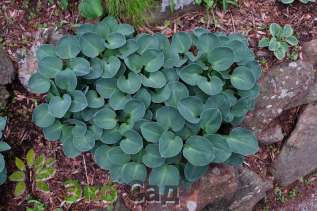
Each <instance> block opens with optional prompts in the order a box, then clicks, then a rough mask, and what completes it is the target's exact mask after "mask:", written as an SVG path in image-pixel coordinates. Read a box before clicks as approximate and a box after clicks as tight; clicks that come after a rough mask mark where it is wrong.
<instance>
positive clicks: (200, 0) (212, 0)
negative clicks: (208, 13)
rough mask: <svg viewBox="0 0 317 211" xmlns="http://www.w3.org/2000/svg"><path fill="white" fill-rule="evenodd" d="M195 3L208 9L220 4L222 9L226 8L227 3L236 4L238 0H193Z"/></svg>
mask: <svg viewBox="0 0 317 211" xmlns="http://www.w3.org/2000/svg"><path fill="white" fill-rule="evenodd" d="M195 3H196V4H198V5H201V4H203V5H205V6H206V8H207V9H208V10H209V9H213V8H215V7H216V6H217V5H221V6H222V9H223V10H224V11H227V10H228V7H229V5H234V6H238V0H195Z"/></svg>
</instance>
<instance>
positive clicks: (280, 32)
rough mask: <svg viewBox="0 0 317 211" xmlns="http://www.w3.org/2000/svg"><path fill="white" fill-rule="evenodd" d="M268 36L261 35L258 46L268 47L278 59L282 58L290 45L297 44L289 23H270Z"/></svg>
mask: <svg viewBox="0 0 317 211" xmlns="http://www.w3.org/2000/svg"><path fill="white" fill-rule="evenodd" d="M269 31H270V34H271V36H270V37H263V38H262V39H261V40H260V42H259V47H260V48H265V47H268V48H269V50H270V51H273V53H274V55H275V57H276V58H277V59H279V60H282V59H284V57H285V56H286V54H287V53H288V52H289V48H290V46H297V45H298V39H297V38H296V36H295V35H294V30H293V28H292V26H291V25H288V24H287V25H285V26H283V27H282V26H280V25H279V24H277V23H272V24H271V25H270V29H269Z"/></svg>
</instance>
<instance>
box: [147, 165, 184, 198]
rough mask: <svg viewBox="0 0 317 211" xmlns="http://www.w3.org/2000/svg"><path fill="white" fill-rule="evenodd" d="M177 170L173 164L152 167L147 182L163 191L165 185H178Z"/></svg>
mask: <svg viewBox="0 0 317 211" xmlns="http://www.w3.org/2000/svg"><path fill="white" fill-rule="evenodd" d="M180 180H181V178H180V174H179V170H178V169H177V168H176V167H175V166H173V165H163V166H161V167H159V168H154V169H152V171H151V173H150V175H149V184H150V185H155V186H158V187H159V188H160V192H161V193H162V192H164V187H165V186H178V185H179V183H180Z"/></svg>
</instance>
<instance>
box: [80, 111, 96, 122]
mask: <svg viewBox="0 0 317 211" xmlns="http://www.w3.org/2000/svg"><path fill="white" fill-rule="evenodd" d="M97 112H98V109H96V108H86V109H85V110H83V111H82V112H80V113H79V114H80V118H81V119H83V120H84V121H90V120H91V119H92V118H94V117H95V114H96V113H97Z"/></svg>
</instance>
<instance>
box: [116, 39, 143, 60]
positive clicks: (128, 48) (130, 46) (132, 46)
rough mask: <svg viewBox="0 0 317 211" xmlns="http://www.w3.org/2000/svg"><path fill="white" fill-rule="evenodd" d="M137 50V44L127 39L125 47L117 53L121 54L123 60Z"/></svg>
mask: <svg viewBox="0 0 317 211" xmlns="http://www.w3.org/2000/svg"><path fill="white" fill-rule="evenodd" d="M138 49H139V46H138V45H137V42H136V41H135V40H134V39H129V40H127V43H126V44H125V46H123V47H122V48H120V49H119V52H120V53H121V56H122V57H123V58H126V57H128V56H130V55H131V54H133V53H135V52H136V51H137V50H138Z"/></svg>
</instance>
